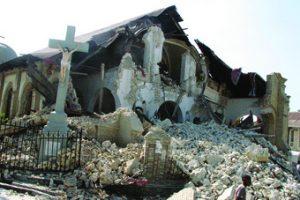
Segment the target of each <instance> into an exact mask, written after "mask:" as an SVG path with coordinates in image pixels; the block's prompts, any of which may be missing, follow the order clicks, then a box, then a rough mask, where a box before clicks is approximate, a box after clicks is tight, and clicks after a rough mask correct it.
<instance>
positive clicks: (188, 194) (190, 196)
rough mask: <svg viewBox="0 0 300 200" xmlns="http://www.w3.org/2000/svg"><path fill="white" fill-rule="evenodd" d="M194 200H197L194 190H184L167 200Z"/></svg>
mask: <svg viewBox="0 0 300 200" xmlns="http://www.w3.org/2000/svg"><path fill="white" fill-rule="evenodd" d="M182 199H184V200H194V199H195V190H194V189H193V188H190V187H188V188H184V189H182V190H180V191H179V192H177V193H175V194H173V195H172V196H171V197H169V198H168V199H167V200H182Z"/></svg>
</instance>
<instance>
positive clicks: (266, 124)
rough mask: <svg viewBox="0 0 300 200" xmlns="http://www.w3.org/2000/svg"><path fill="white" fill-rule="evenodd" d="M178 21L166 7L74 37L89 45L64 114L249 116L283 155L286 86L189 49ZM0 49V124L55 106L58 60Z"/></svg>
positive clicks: (196, 45)
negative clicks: (135, 110)
mask: <svg viewBox="0 0 300 200" xmlns="http://www.w3.org/2000/svg"><path fill="white" fill-rule="evenodd" d="M181 21H183V19H182V18H181V16H180V14H179V13H178V12H177V10H176V7H175V6H171V7H168V8H165V9H161V10H157V11H154V12H152V13H148V14H146V15H144V16H140V17H137V18H134V19H130V20H128V21H124V22H121V23H119V24H116V25H113V26H111V27H106V28H103V29H100V30H96V31H93V32H91V33H87V34H84V35H81V36H78V37H76V38H75V40H76V41H78V42H88V43H89V51H88V52H87V53H83V52H75V53H74V54H73V57H72V67H71V72H70V76H71V79H70V80H71V81H70V83H69V92H68V96H67V101H66V108H65V110H66V113H67V114H68V115H69V116H74V115H75V116H78V115H92V114H93V113H97V114H100V115H101V114H102V113H110V112H114V111H115V110H116V109H117V108H119V107H127V108H132V107H140V108H142V110H143V112H144V115H145V116H146V117H147V118H149V119H152V118H157V119H160V120H164V119H170V120H171V121H173V122H179V123H180V122H184V121H191V122H194V123H201V122H206V121H210V120H214V121H216V122H218V123H224V124H227V125H230V126H238V125H239V119H241V117H243V116H245V115H248V114H249V113H251V114H253V115H255V116H256V117H257V119H259V122H260V124H259V125H260V127H261V133H262V134H265V135H268V136H270V137H269V140H270V141H271V142H272V143H273V144H275V145H276V146H277V147H279V148H280V149H286V148H287V146H286V141H287V125H288V124H287V122H288V110H289V99H288V96H287V95H286V94H285V81H286V79H285V78H283V77H282V76H281V74H280V73H272V74H269V75H268V76H267V77H266V80H264V79H263V78H262V77H260V76H259V74H256V73H255V72H253V73H243V72H241V71H240V70H239V69H232V68H230V67H229V66H228V65H227V64H226V63H225V62H223V61H222V60H221V59H220V58H219V57H218V56H217V55H216V54H215V53H214V52H213V50H211V49H210V48H209V47H208V46H206V45H205V44H204V43H202V42H200V41H199V40H195V41H194V42H191V41H190V40H189V38H188V36H187V35H186V33H185V32H184V29H183V28H182V27H181V26H180V22H181ZM0 47H1V51H0V53H1V55H0V57H1V63H0V71H1V74H0V99H1V102H0V112H1V113H2V114H3V117H5V118H8V119H12V118H15V117H22V116H23V115H30V114H31V113H33V112H36V111H39V110H42V109H43V108H44V107H46V106H49V105H52V104H54V103H55V99H56V90H57V89H56V88H57V85H58V82H59V71H60V60H61V56H62V54H61V52H60V51H59V50H57V49H51V48H45V49H42V50H38V51H36V52H33V53H30V54H27V55H22V56H19V57H17V56H16V55H13V56H11V57H10V56H8V55H11V54H13V53H14V52H13V51H12V50H11V49H10V48H9V47H8V46H5V45H4V44H1V46H0ZM2 57H3V58H4V57H7V59H2ZM271 136H273V137H271Z"/></svg>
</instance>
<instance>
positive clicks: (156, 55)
mask: <svg viewBox="0 0 300 200" xmlns="http://www.w3.org/2000/svg"><path fill="white" fill-rule="evenodd" d="M143 41H144V43H145V51H144V68H145V69H146V70H147V72H148V73H150V79H151V81H153V82H159V83H160V75H159V66H158V63H159V62H160V61H161V59H162V50H163V43H164V41H165V37H164V34H163V32H162V30H161V29H160V28H159V27H157V26H152V27H150V28H149V29H148V32H147V33H146V34H145V35H144V37H143Z"/></svg>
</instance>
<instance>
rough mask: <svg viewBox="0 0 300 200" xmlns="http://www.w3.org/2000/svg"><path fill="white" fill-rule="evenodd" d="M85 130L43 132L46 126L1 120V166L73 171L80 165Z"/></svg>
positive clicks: (13, 168)
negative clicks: (83, 131) (64, 132)
mask: <svg viewBox="0 0 300 200" xmlns="http://www.w3.org/2000/svg"><path fill="white" fill-rule="evenodd" d="M81 140H82V130H80V131H68V132H67V133H66V134H62V133H59V132H57V133H49V132H43V126H35V125H33V124H31V123H27V124H23V123H22V122H14V123H13V122H7V121H3V120H0V168H1V169H9V170H15V169H19V170H30V171H52V172H54V171H59V172H65V171H71V170H74V169H76V168H77V167H79V166H80V152H81Z"/></svg>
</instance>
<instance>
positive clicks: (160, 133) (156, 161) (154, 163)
mask: <svg viewBox="0 0 300 200" xmlns="http://www.w3.org/2000/svg"><path fill="white" fill-rule="evenodd" d="M170 144H171V137H170V136H168V135H167V134H166V133H165V131H164V130H162V129H161V128H158V127H152V128H151V129H150V131H149V132H148V133H147V134H146V136H145V147H144V152H145V158H144V175H145V176H146V177H147V178H148V179H149V180H152V181H158V180H164V179H165V178H166V175H167V173H168V169H169V166H170V163H171V162H170V154H171V147H170Z"/></svg>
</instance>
